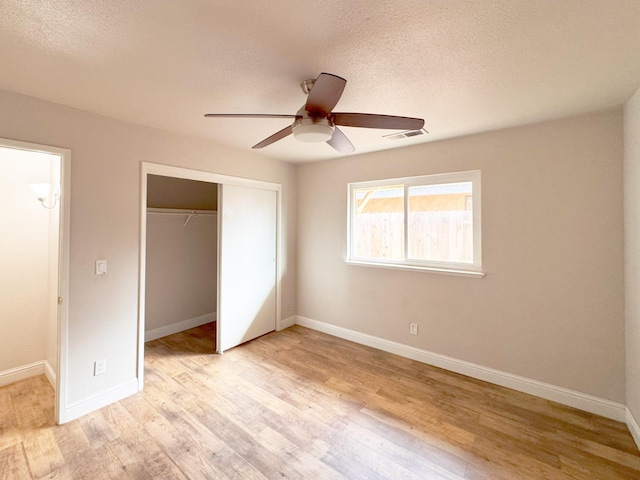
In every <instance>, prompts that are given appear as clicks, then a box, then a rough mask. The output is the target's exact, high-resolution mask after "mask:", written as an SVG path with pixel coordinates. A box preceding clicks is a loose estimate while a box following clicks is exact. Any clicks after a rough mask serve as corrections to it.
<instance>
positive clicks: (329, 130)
mask: <svg viewBox="0 0 640 480" xmlns="http://www.w3.org/2000/svg"><path fill="white" fill-rule="evenodd" d="M334 129H335V126H334V125H333V122H332V121H331V120H329V119H328V118H298V119H296V121H295V122H293V136H294V137H295V139H296V140H300V141H301V142H306V143H319V142H327V141H329V140H331V137H332V136H333V130H334Z"/></svg>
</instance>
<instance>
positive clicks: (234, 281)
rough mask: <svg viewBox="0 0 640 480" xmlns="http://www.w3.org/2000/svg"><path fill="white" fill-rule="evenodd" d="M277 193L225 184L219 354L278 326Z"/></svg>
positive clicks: (220, 266) (222, 224) (221, 228)
mask: <svg viewBox="0 0 640 480" xmlns="http://www.w3.org/2000/svg"><path fill="white" fill-rule="evenodd" d="M276 195H277V194H276V192H275V191H272V190H261V189H257V188H248V187H239V186H235V185H221V211H222V215H221V218H220V223H221V225H220V243H221V244H220V263H219V269H220V284H219V286H220V287H219V288H220V290H219V304H218V321H219V326H218V351H219V352H222V351H224V350H227V349H229V348H232V347H235V346H236V345H239V344H241V343H244V342H246V341H249V340H252V339H254V338H256V337H259V336H261V335H264V334H265V333H268V332H271V331H273V330H275V327H276V225H277V199H276Z"/></svg>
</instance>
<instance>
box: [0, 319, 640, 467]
mask: <svg viewBox="0 0 640 480" xmlns="http://www.w3.org/2000/svg"><path fill="white" fill-rule="evenodd" d="M215 333H216V332H215V324H207V325H203V326H200V327H197V328H194V329H190V330H187V331H185V332H179V333H176V334H174V335H170V336H167V337H164V338H160V339H157V340H154V341H151V342H148V343H147V344H146V348H145V390H144V391H143V392H140V393H138V394H136V395H133V396H131V397H128V398H126V399H124V400H122V401H120V402H116V403H114V404H112V405H109V406H108V407H105V408H103V409H101V410H99V411H97V412H93V413H90V414H88V415H85V416H84V417H81V418H79V419H77V420H74V421H72V422H69V423H67V424H65V425H61V426H56V425H53V422H52V419H53V401H54V394H53V390H52V389H51V387H50V385H49V384H48V382H47V380H46V379H45V378H44V376H39V377H33V378H30V379H27V380H24V381H21V382H17V383H15V384H12V385H8V386H5V387H2V388H0V479H1V480H5V479H20V480H23V479H40V478H43V479H44V478H57V479H70V480H74V479H82V480H84V479H125V480H126V479H135V480H139V479H153V480H156V479H171V480H173V479H180V480H182V479H233V480H244V479H247V480H253V479H283V478H287V479H314V480H315V479H320V480H325V479H326V480H339V479H364V480H374V479H393V480H396V479H437V480H515V479H517V480H534V479H552V480H601V479H602V480H610V479H611V480H616V479H635V480H638V479H640V452H639V451H638V449H637V447H636V446H635V444H634V442H633V439H632V437H631V435H630V434H629V432H628V430H627V428H626V426H625V425H624V424H622V423H620V422H615V421H612V420H609V419H605V418H602V417H599V416H597V415H592V414H589V413H586V412H583V411H579V410H575V409H572V408H570V407H566V406H563V405H559V404H556V403H554V402H550V401H547V400H543V399H540V398H536V397H533V396H530V395H526V394H524V393H520V392H515V391H513V390H509V389H507V388H502V387H499V386H496V385H491V384H487V383H485V382H482V381H480V380H476V379H473V378H469V377H465V376H463V375H458V374H455V373H451V372H447V371H445V370H441V369H438V368H435V367H431V366H428V365H425V364H422V363H419V362H416V361H413V360H409V359H406V358H402V357H398V356H395V355H391V354H388V353H385V352H381V351H379V350H376V349H373V348H370V347H365V346H362V345H357V344H355V343H352V342H348V341H346V340H342V339H338V338H334V337H331V336H329V335H326V334H323V333H320V332H316V331H312V330H309V329H306V328H303V327H300V326H294V327H291V328H288V329H286V330H284V331H282V332H277V333H275V332H274V333H270V334H267V335H264V336H262V337H260V338H258V339H256V340H254V341H251V342H248V343H246V344H243V345H240V346H238V347H236V348H233V349H231V350H228V351H227V352H225V353H224V354H223V355H216V354H214V349H215Z"/></svg>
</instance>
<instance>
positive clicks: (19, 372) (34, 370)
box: [0, 360, 45, 387]
mask: <svg viewBox="0 0 640 480" xmlns="http://www.w3.org/2000/svg"><path fill="white" fill-rule="evenodd" d="M44 364H45V362H44V360H41V361H39V362H33V363H29V364H27V365H20V366H19V367H15V368H10V369H9V370H4V371H2V372H0V387H4V386H5V385H10V384H12V383H15V382H19V381H20V380H26V379H27V378H31V377H37V376H38V375H42V374H44V373H45V368H44Z"/></svg>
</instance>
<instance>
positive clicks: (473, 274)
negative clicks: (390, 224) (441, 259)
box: [345, 260, 485, 278]
mask: <svg viewBox="0 0 640 480" xmlns="http://www.w3.org/2000/svg"><path fill="white" fill-rule="evenodd" d="M345 263H346V264H347V265H355V266H359V267H376V268H389V269H391V270H409V271H413V272H426V273H440V274H444V275H457V276H460V277H473V278H483V277H484V276H485V273H484V272H475V271H473V270H456V269H453V268H436V267H420V266H417V265H399V264H397V263H376V262H359V261H357V260H345Z"/></svg>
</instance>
